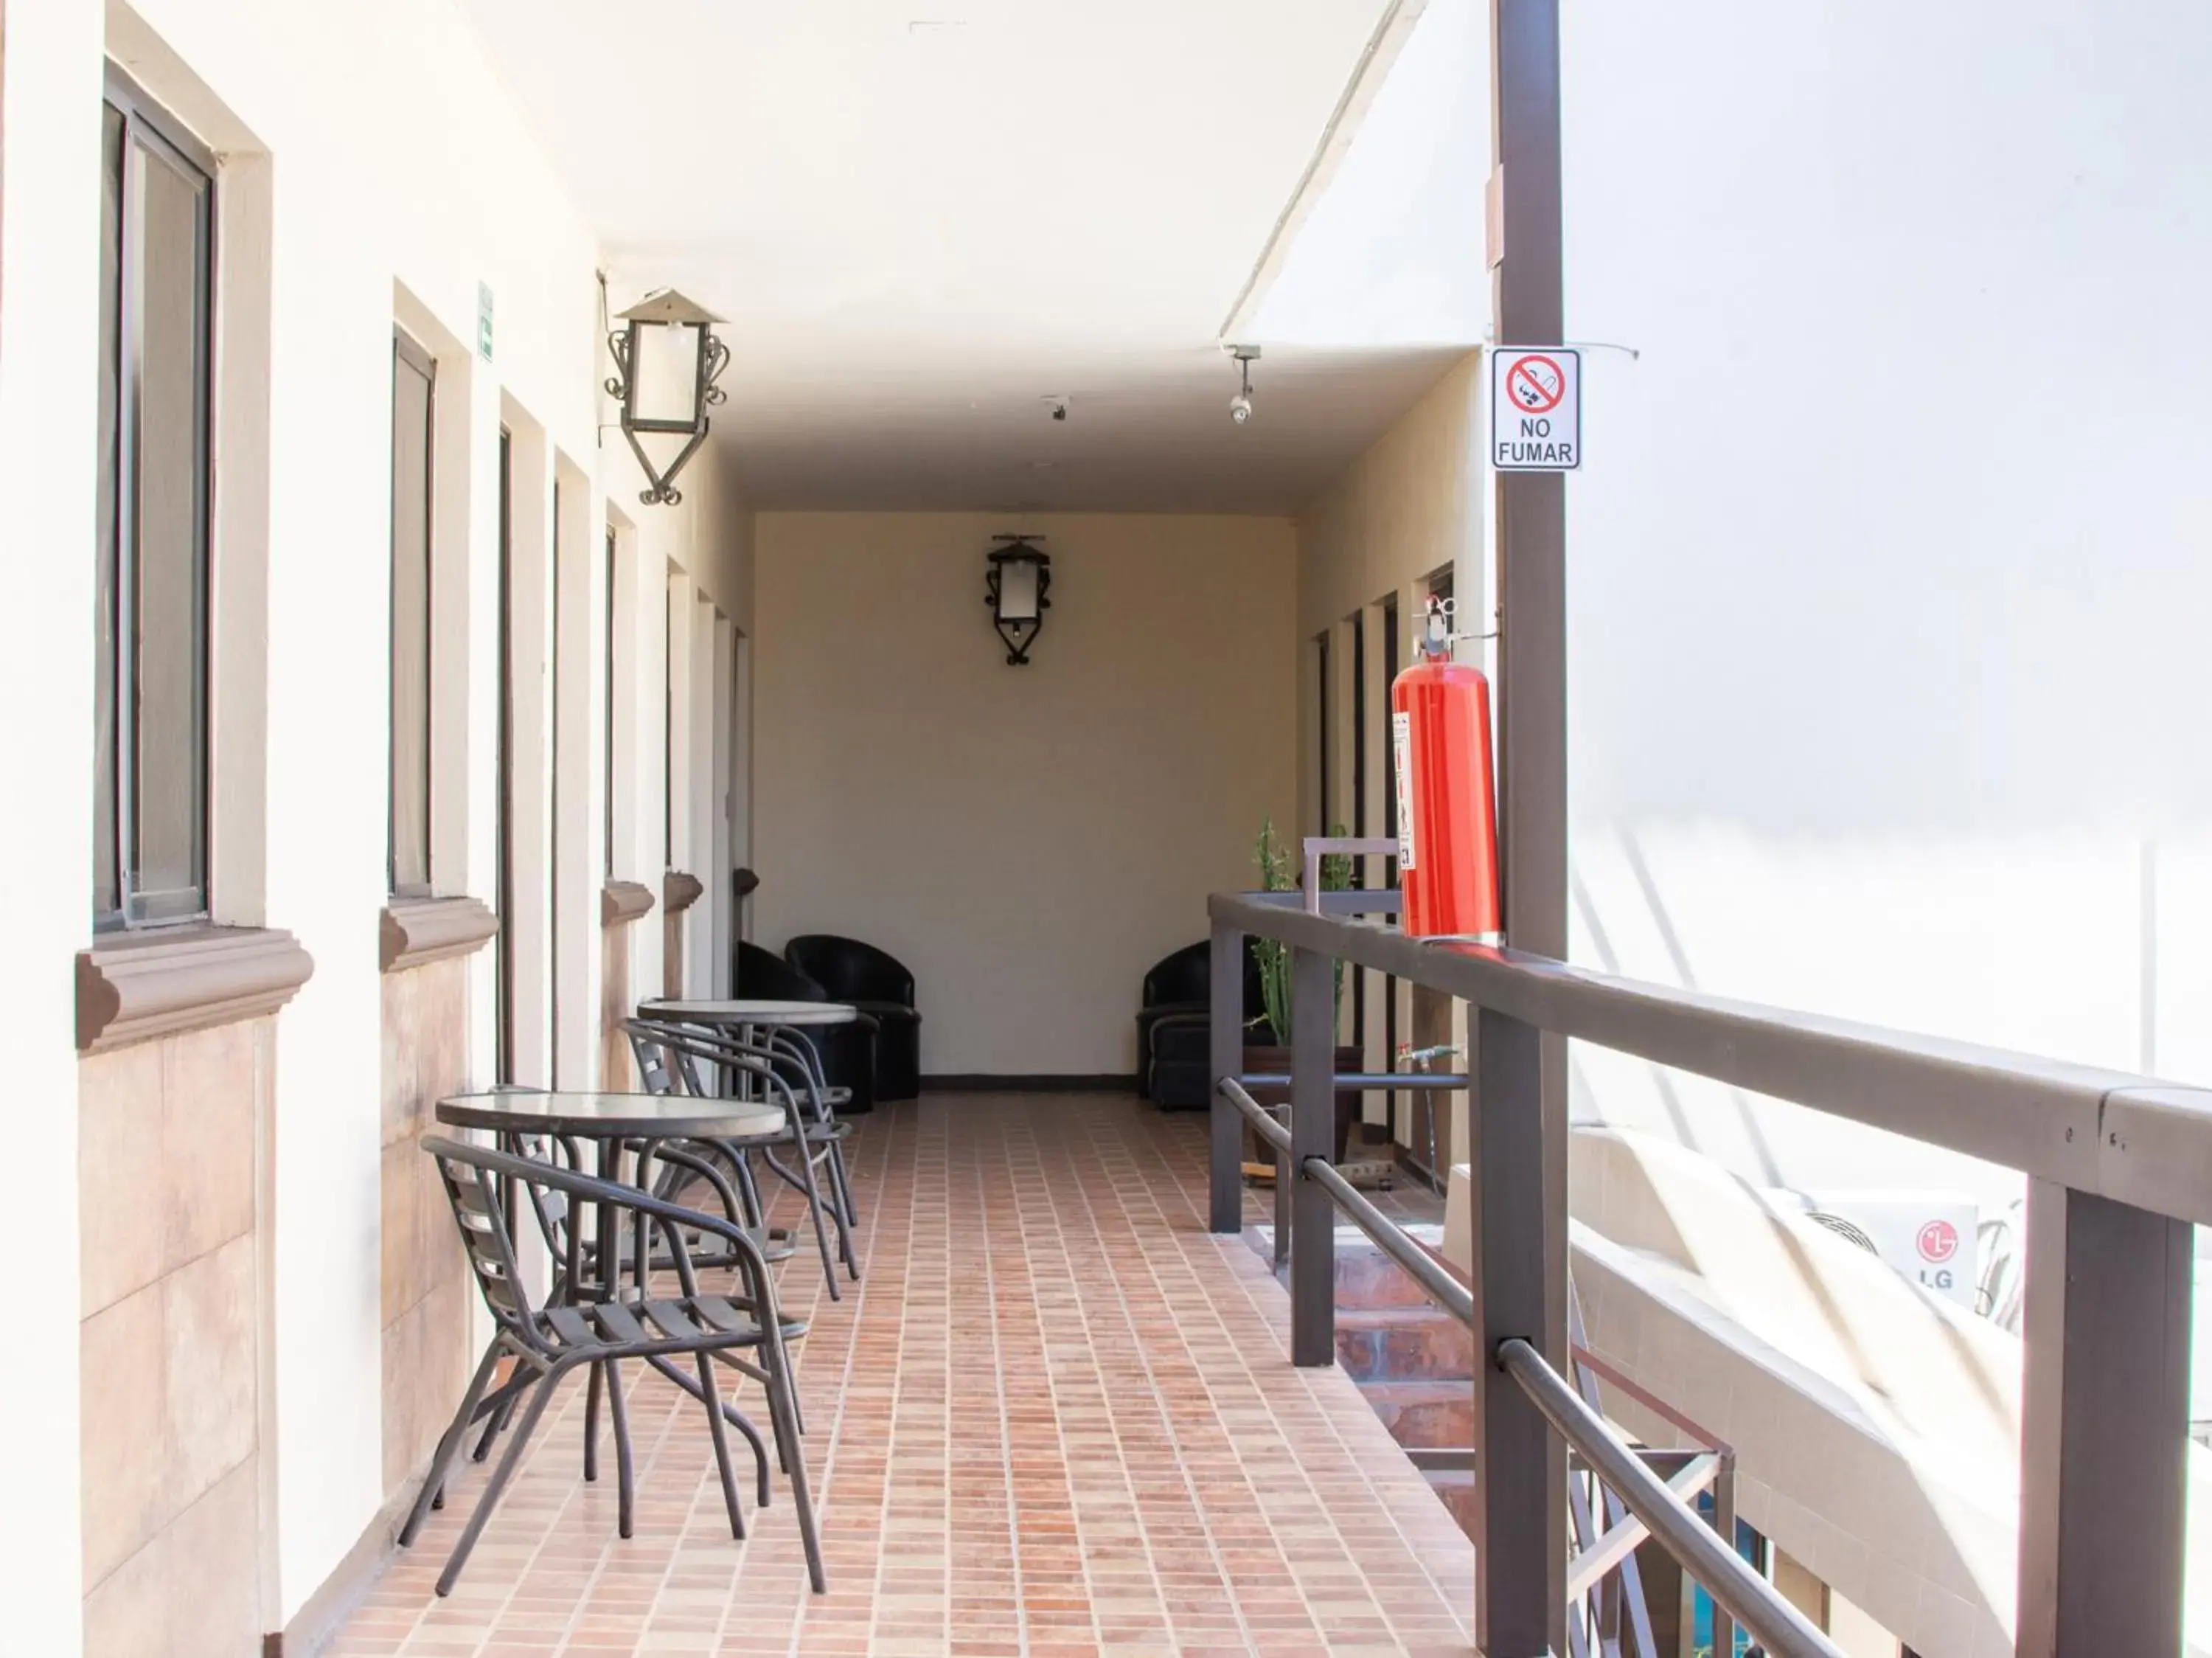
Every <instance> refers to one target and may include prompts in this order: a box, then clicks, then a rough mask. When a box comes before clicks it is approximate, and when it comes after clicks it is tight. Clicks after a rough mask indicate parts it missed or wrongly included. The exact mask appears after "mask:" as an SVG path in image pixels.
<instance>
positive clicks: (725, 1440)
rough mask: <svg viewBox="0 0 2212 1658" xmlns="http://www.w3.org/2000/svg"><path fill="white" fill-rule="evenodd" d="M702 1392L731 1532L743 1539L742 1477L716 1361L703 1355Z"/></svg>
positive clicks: (700, 1373)
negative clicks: (735, 1466)
mask: <svg viewBox="0 0 2212 1658" xmlns="http://www.w3.org/2000/svg"><path fill="white" fill-rule="evenodd" d="M699 1393H700V1397H701V1399H702V1402H703V1403H704V1404H705V1405H706V1407H707V1431H708V1434H709V1435H711V1436H713V1439H714V1467H715V1469H716V1471H717V1472H720V1475H721V1476H722V1505H723V1506H724V1507H725V1508H726V1509H728V1510H729V1512H730V1535H731V1536H732V1537H734V1538H737V1539H739V1540H740V1541H742V1540H743V1539H744V1534H745V1515H744V1507H743V1505H741V1504H740V1503H738V1477H737V1475H736V1473H735V1472H732V1469H731V1467H730V1435H729V1430H728V1429H727V1428H726V1427H725V1426H724V1425H723V1422H722V1395H721V1393H720V1390H719V1389H717V1388H716V1387H715V1386H714V1362H713V1361H712V1360H711V1359H709V1358H708V1356H707V1355H706V1354H704V1353H702V1354H700V1355H699Z"/></svg>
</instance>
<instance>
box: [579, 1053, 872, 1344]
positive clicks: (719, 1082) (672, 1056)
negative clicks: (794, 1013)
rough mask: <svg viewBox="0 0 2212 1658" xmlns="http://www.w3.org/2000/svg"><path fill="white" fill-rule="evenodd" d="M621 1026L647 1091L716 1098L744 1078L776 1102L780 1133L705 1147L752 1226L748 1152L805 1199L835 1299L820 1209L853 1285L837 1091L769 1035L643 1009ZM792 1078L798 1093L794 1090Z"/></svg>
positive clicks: (755, 1196)
mask: <svg viewBox="0 0 2212 1658" xmlns="http://www.w3.org/2000/svg"><path fill="white" fill-rule="evenodd" d="M623 1031H624V1033H626V1034H627V1035H628V1036H629V1040H630V1051H631V1052H632V1053H633V1054H634V1055H635V1056H636V1058H637V1064H638V1071H639V1074H640V1076H642V1077H643V1078H644V1079H645V1084H646V1087H647V1088H648V1089H650V1090H652V1091H653V1092H656V1093H659V1092H664V1091H666V1090H668V1089H670V1088H677V1087H680V1088H681V1089H682V1091H683V1092H684V1093H687V1094H697V1095H700V1096H702V1097H703V1098H720V1097H723V1092H724V1088H725V1086H726V1084H725V1083H724V1082H723V1078H725V1077H726V1076H750V1077H752V1078H754V1079H757V1081H758V1082H761V1083H762V1084H763V1085H764V1086H765V1087H766V1088H768V1089H769V1091H770V1093H771V1094H773V1095H774V1096H775V1097H777V1098H778V1100H779V1101H780V1103H781V1105H782V1106H783V1108H784V1121H785V1127H784V1128H783V1129H781V1130H777V1131H771V1132H769V1133H766V1134H762V1135H756V1136H751V1137H746V1138H744V1139H736V1140H717V1141H714V1142H713V1145H714V1149H715V1150H716V1151H718V1152H719V1153H720V1155H722V1156H724V1157H725V1158H726V1159H727V1160H728V1161H729V1163H730V1165H731V1167H732V1170H733V1172H734V1173H735V1175H736V1182H737V1187H738V1190H739V1191H740V1192H744V1193H745V1194H748V1196H749V1200H750V1203H751V1204H752V1206H753V1213H754V1216H756V1221H755V1223H756V1224H757V1223H758V1220H757V1217H758V1216H759V1215H760V1214H761V1213H762V1210H761V1205H760V1198H759V1192H758V1189H757V1187H756V1186H755V1185H754V1183H753V1176H752V1165H751V1161H750V1154H751V1153H752V1152H754V1151H758V1152H760V1153H761V1155H763V1158H764V1159H765V1160H766V1161H767V1162H768V1166H769V1168H770V1170H772V1171H773V1172H774V1173H775V1175H776V1176H777V1178H778V1179H781V1180H782V1181H784V1183H785V1184H786V1185H787V1186H791V1187H793V1189H794V1190H796V1191H797V1192H799V1193H800V1194H801V1195H802V1196H803V1197H804V1198H805V1199H806V1205H807V1211H808V1214H809V1216H811V1219H812V1222H813V1226H814V1238H815V1242H816V1244H817V1247H819V1248H820V1250H821V1253H822V1271H823V1277H824V1279H825V1281H826V1282H827V1283H828V1285H829V1296H830V1299H831V1300H833V1301H836V1300H839V1299H842V1291H841V1290H840V1289H838V1286H837V1271H836V1260H833V1259H832V1253H831V1249H830V1245H829V1232H828V1230H827V1228H824V1226H823V1212H824V1210H825V1207H826V1209H827V1210H828V1213H829V1217H830V1219H831V1220H832V1221H833V1222H835V1223H836V1232H837V1245H836V1259H842V1261H843V1262H844V1265H845V1270H846V1271H847V1272H848V1273H849V1274H850V1275H851V1276H852V1277H853V1279H854V1282H856V1283H857V1282H858V1281H859V1279H860V1261H859V1259H858V1257H857V1255H856V1253H855V1252H854V1245H853V1230H854V1227H855V1226H856V1225H857V1223H858V1220H859V1216H858V1212H857V1210H856V1209H855V1207H854V1203H853V1198H852V1187H851V1184H850V1182H849V1180H848V1178H847V1174H846V1169H845V1152H844V1142H845V1140H846V1138H847V1137H848V1135H849V1134H850V1133H851V1132H852V1130H851V1126H850V1125H848V1124H845V1123H842V1122H840V1121H838V1120H837V1116H836V1110H835V1107H834V1105H833V1101H834V1100H835V1099H836V1093H837V1091H836V1090H835V1089H825V1088H823V1087H822V1085H821V1082H820V1079H819V1077H818V1076H817V1074H816V1073H815V1072H813V1071H812V1070H811V1069H809V1068H808V1066H807V1065H806V1063H805V1056H804V1055H803V1054H802V1053H799V1052H795V1051H793V1050H792V1049H791V1048H790V1047H788V1046H785V1045H779V1044H778V1043H777V1042H776V1041H775V1038H773V1037H772V1038H771V1039H770V1040H769V1042H767V1043H757V1042H746V1041H744V1040H743V1039H739V1038H737V1037H734V1036H731V1035H729V1034H727V1033H724V1032H722V1031H720V1030H716V1029H712V1028H708V1027H699V1026H695V1025H688V1024H684V1023H682V1022H680V1021H675V1020H670V1019H660V1018H655V1017H653V1015H651V1014H650V1013H649V1012H648V1013H646V1014H642V1015H640V1016H639V1017H637V1018H635V1019H628V1020H624V1021H623ZM794 1077H795V1078H796V1080H797V1082H798V1083H799V1088H803V1089H804V1090H805V1094H806V1096H807V1099H806V1103H805V1106H803V1107H802V1106H801V1105H800V1103H799V1088H794V1087H793V1078H794ZM779 1145H788V1146H789V1148H790V1149H791V1151H792V1154H793V1155H792V1161H791V1164H790V1165H788V1166H787V1165H786V1164H785V1163H784V1162H783V1161H782V1160H781V1159H780V1158H779V1157H777V1155H775V1148H776V1147H777V1146H779ZM817 1170H823V1171H826V1172H827V1173H828V1177H829V1193H828V1194H827V1196H828V1198H829V1202H828V1203H827V1204H825V1203H824V1196H825V1194H824V1193H823V1190H822V1186H821V1182H820V1181H819V1180H818V1179H817Z"/></svg>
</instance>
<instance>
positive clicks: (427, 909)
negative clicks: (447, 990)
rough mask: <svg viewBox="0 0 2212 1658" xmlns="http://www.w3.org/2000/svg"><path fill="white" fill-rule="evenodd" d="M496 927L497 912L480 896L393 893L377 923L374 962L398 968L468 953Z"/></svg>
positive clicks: (387, 969) (383, 967)
mask: <svg viewBox="0 0 2212 1658" xmlns="http://www.w3.org/2000/svg"><path fill="white" fill-rule="evenodd" d="M498 930H499V917H497V916H495V915H494V914H493V913H492V912H491V910H490V909H489V907H488V906H487V905H485V904H484V902H483V899H474V898H396V899H392V902H391V903H389V904H387V905H385V906H384V913H383V915H382V916H381V917H380V918H379V920H378V923H377V928H376V959H377V967H378V970H379V971H380V972H387V973H395V972H404V971H405V970H406V969H408V968H410V967H419V966H422V964H423V963H425V962H427V961H443V960H447V959H448V958H449V957H453V956H459V955H471V954H474V953H475V952H476V951H477V950H478V949H481V948H483V942H484V941H485V940H486V939H488V938H489V937H490V936H492V935H493V934H494V933H495V932H497V931H498Z"/></svg>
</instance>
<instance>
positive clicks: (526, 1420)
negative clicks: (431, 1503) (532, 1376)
mask: <svg viewBox="0 0 2212 1658" xmlns="http://www.w3.org/2000/svg"><path fill="white" fill-rule="evenodd" d="M594 1368H596V1367H594ZM567 1375H568V1369H567V1368H566V1367H564V1366H562V1365H558V1364H556V1365H555V1366H554V1367H553V1368H551V1369H550V1370H548V1371H547V1372H546V1373H545V1376H544V1380H543V1381H540V1382H539V1383H538V1386H537V1387H534V1388H532V1390H531V1394H530V1403H529V1404H527V1405H525V1406H523V1408H522V1417H521V1419H520V1421H518V1422H517V1423H515V1424H514V1437H513V1439H511V1440H510V1441H508V1442H507V1449H506V1450H505V1451H504V1452H503V1453H502V1454H501V1456H500V1459H499V1462H498V1465H497V1466H495V1467H494V1468H493V1469H492V1471H491V1483H490V1484H488V1485H486V1486H485V1487H484V1493H483V1496H480V1497H478V1498H477V1507H476V1512H475V1513H474V1514H471V1515H470V1516H469V1523H468V1524H467V1525H466V1526H465V1527H462V1528H461V1540H460V1541H459V1542H458V1543H456V1544H455V1545H453V1553H452V1555H450V1556H449V1557H447V1561H446V1570H443V1571H441V1572H440V1573H439V1574H438V1593H439V1594H441V1595H445V1594H452V1593H453V1583H454V1581H455V1580H456V1579H458V1578H459V1576H460V1575H461V1568H462V1567H464V1566H465V1565H467V1564H469V1556H470V1554H471V1552H472V1551H474V1550H475V1548H476V1545H477V1539H478V1538H479V1537H481V1536H483V1528H484V1525H485V1523H486V1522H487V1521H489V1520H490V1519H491V1513H492V1510H493V1509H495V1508H497V1507H498V1506H499V1499H500V1497H501V1496H502V1495H503V1494H504V1493H505V1492H506V1490H507V1481H508V1480H510V1479H512V1478H514V1471H515V1469H516V1467H517V1466H520V1463H521V1461H522V1453H523V1451H524V1450H525V1448H527V1447H528V1445H529V1443H530V1436H531V1435H532V1434H533V1433H535V1432H537V1431H538V1421H539V1419H540V1418H541V1417H544V1414H545V1407H546V1405H549V1404H550V1403H551V1402H552V1399H553V1392H554V1390H555V1389H556V1388H557V1387H560V1385H561V1383H562V1380H563V1379H564V1378H565V1377H566V1376H567Z"/></svg>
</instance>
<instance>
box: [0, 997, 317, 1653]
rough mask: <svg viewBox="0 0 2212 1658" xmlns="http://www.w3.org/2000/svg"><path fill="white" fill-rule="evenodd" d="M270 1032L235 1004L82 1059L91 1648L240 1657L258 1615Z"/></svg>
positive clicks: (87, 1646)
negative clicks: (229, 1013)
mask: <svg viewBox="0 0 2212 1658" xmlns="http://www.w3.org/2000/svg"><path fill="white" fill-rule="evenodd" d="M275 1061H276V1021H275V1020H274V1019H254V1020H247V1021H241V1022H239V1023H236V1024H231V1025H223V1026H220V1027H216V1028H215V1029H213V1030H204V1031H194V1032H191V1033H186V1034H184V1035H179V1036H168V1037H162V1038H161V1039H157V1040H155V1041H150V1042H142V1043H139V1044H137V1045H135V1046H132V1047H127V1048H122V1049H118V1050H117V1051H114V1052H112V1053H103V1054H99V1055H96V1056H94V1057H93V1058H88V1059H86V1060H84V1061H83V1062H82V1064H81V1066H80V1068H79V1072H78V1090H77V1105H78V1111H79V1112H80V1121H81V1130H80V1137H79V1140H78V1157H79V1178H80V1180H81V1183H82V1192H83V1203H84V1207H83V1210H82V1217H81V1218H82V1263H83V1268H82V1271H83V1277H82V1313H83V1323H82V1326H81V1327H80V1335H79V1339H80V1346H81V1353H82V1366H83V1368H82V1377H83V1403H82V1422H83V1472H82V1503H83V1515H84V1530H83V1572H84V1578H83V1582H84V1588H85V1593H84V1609H83V1619H84V1648H83V1649H84V1651H85V1652H86V1653H88V1654H95V1653H98V1654H106V1653H115V1654H118V1655H120V1654H124V1653H131V1654H145V1655H148V1658H162V1655H172V1654H173V1655H176V1658H187V1655H191V1658H197V1655H201V1654H205V1655H208V1658H218V1655H222V1658H228V1655H236V1658H246V1655H248V1654H250V1653H252V1652H253V1651H255V1650H257V1649H258V1647H259V1645H260V1637H261V1635H262V1633H263V1631H264V1630H265V1629H266V1628H267V1627H268V1623H267V1617H268V1613H269V1606H268V1600H269V1592H270V1588H272V1587H273V1585H274V1582H275V1569H276V1557H275V1552H274V1549H273V1546H272V1545H273V1542H274V1539H273V1537H272V1536H271V1535H270V1532H269V1531H268V1530H267V1529H266V1527H265V1525H264V1520H265V1517H266V1513H267V1507H268V1492H269V1486H270V1479H271V1470H270V1466H269V1460H268V1454H267V1453H268V1446H267V1442H266V1434H267V1428H268V1422H269V1414H270V1404H271V1400H270V1394H269V1389H268V1386H267V1373H268V1365H269V1352H268V1348H267V1344H266V1337H265V1330H264V1320H265V1318H266V1316H267V1313H266V1308H267V1283H266V1279H267V1273H268V1263H267V1259H266V1253H267V1245H268V1230H267V1226H266V1204H265V1201H264V1175H265V1174H266V1173H267V1170H268V1167H269V1149H270V1127H271V1121H270V1106H271V1103H272V1099H273V1094H274V1072H275ZM33 1362H37V1361H35V1360H33ZM43 1431H46V1424H34V1425H33V1427H32V1429H31V1430H30V1435H29V1436H30V1437H32V1438H34V1439H35V1438H36V1437H38V1436H39V1434H40V1433H41V1432H43ZM0 1645H5V1646H7V1647H8V1649H9V1650H11V1651H13V1650H18V1649H17V1648H15V1646H13V1645H12V1644H10V1643H7V1642H6V1641H5V1639H4V1638H0ZM36 1649H37V1650H40V1651H53V1650H59V1649H53V1648H46V1647H38V1648H36ZM20 1650H22V1651H26V1652H28V1651H31V1650H33V1647H23V1648H21V1649H20Z"/></svg>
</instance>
